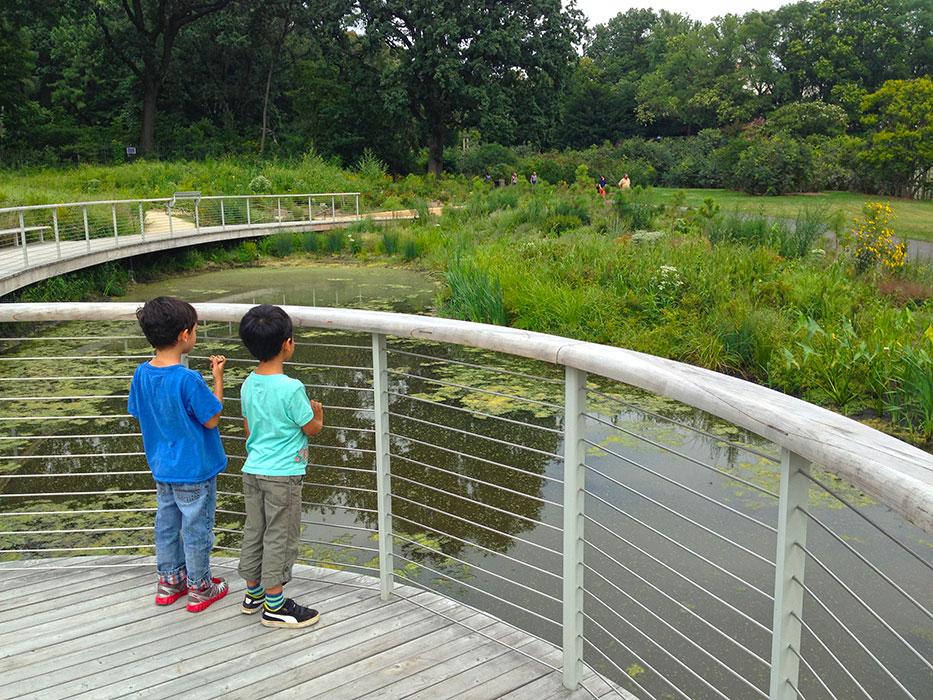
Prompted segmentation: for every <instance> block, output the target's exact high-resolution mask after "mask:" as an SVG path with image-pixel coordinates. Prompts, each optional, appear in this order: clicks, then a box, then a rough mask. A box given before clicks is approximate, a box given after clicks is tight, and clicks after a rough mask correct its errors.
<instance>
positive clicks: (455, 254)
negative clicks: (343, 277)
mask: <svg viewBox="0 0 933 700" xmlns="http://www.w3.org/2000/svg"><path fill="white" fill-rule="evenodd" d="M189 166H192V167H191V172H189V174H188V176H187V178H179V177H177V176H178V174H179V173H180V172H182V173H183V172H188V169H189ZM194 166H197V167H194ZM44 172H45V175H43V176H42V179H40V180H37V179H35V178H36V177H39V176H37V175H33V176H32V178H30V177H29V176H27V177H26V178H25V180H24V183H23V184H22V185H21V186H22V187H30V186H31V187H32V189H31V192H32V197H31V199H32V200H33V201H35V200H45V201H48V200H50V199H55V198H58V197H62V196H64V195H66V194H67V195H71V194H75V190H74V189H73V188H74V187H75V184H76V182H77V181H78V180H79V179H80V176H78V175H76V172H77V171H74V170H72V171H67V172H64V173H60V176H59V177H58V178H57V179H56V178H53V177H51V175H50V173H49V171H44ZM88 172H90V173H93V174H95V175H98V177H96V178H94V179H96V180H99V181H100V184H99V185H98V184H96V183H94V184H92V185H91V187H93V188H95V190H96V191H95V192H87V191H84V196H85V197H87V198H91V197H89V196H88V195H94V198H98V197H100V196H113V195H115V194H116V195H119V196H130V195H129V194H128V193H129V191H130V190H131V189H132V190H134V191H133V195H132V196H137V197H138V196H150V195H152V196H155V195H164V194H166V193H168V194H170V193H171V191H173V190H174V189H197V188H198V186H199V187H200V188H201V189H202V190H203V191H205V193H207V192H209V191H210V192H221V191H224V192H242V191H253V190H255V189H256V187H257V186H256V180H257V179H258V177H259V175H260V174H261V175H262V178H263V180H264V182H260V184H261V188H262V189H266V188H268V189H269V190H270V191H276V190H277V191H313V190H321V189H326V190H330V191H335V190H339V189H341V188H343V189H353V190H358V191H361V192H366V193H368V194H367V195H366V197H365V199H364V202H365V206H364V211H367V210H369V211H372V210H375V209H377V208H380V209H390V208H402V207H411V208H414V209H416V210H418V211H419V213H420V217H419V219H418V220H416V221H414V222H411V223H402V222H398V223H393V224H388V225H380V224H375V223H373V222H372V221H370V220H367V219H364V220H363V221H360V222H358V223H356V224H353V225H352V226H350V227H349V228H347V229H342V230H334V231H329V232H321V233H296V234H292V233H281V234H276V235H273V236H268V237H266V238H264V239H256V240H246V241H242V242H239V243H230V244H215V245H209V246H202V247H199V248H193V249H188V250H184V251H175V252H168V253H163V254H157V255H150V256H145V257H141V258H137V259H134V260H133V261H127V262H126V263H123V264H121V263H109V264H107V265H103V266H98V267H96V268H92V269H89V270H86V271H82V272H79V273H73V274H71V275H66V276H62V277H58V278H54V279H51V280H47V281H46V282H42V283H39V284H36V285H33V286H31V287H29V288H27V289H24V290H21V291H20V292H18V293H17V294H16V295H15V298H16V299H17V300H21V301H65V300H78V299H85V298H91V297H94V296H100V295H104V296H121V295H123V294H125V293H126V291H127V289H128V288H129V285H130V284H131V283H132V280H133V279H134V278H135V279H136V280H138V281H143V280H151V279H155V278H158V277H160V276H165V275H175V274H179V273H185V272H195V271H203V270H205V269H211V268H223V267H231V266H249V265H261V264H267V263H268V262H270V261H280V262H281V263H283V264H292V263H294V262H304V261H305V260H315V261H320V260H323V261H327V262H331V263H332V262H338V263H351V264H359V263H363V264H379V265H383V264H388V265H406V266H416V267H417V268H420V269H423V270H425V271H428V272H430V273H432V274H436V275H439V276H440V277H441V278H442V280H443V283H444V284H443V285H442V287H443V288H442V291H441V292H440V294H439V297H438V301H437V312H438V313H440V314H443V315H447V316H451V317H457V318H463V319H467V320H473V321H479V322H486V323H498V324H507V325H511V326H514V327H518V328H527V329H531V330H536V331H541V332H545V333H553V334H556V335H562V336H568V337H574V338H580V339H583V340H588V341H593V342H598V343H604V344H609V345H615V346H619V347H627V348H631V349H633V350H637V351H640V352H646V353H650V354H654V355H658V356H661V357H668V358H671V359H675V360H679V361H683V362H687V363H691V364H695V365H699V366H703V367H706V368H709V369H713V370H716V371H720V372H724V373H727V374H731V375H735V376H739V377H742V378H745V379H748V380H750V381H753V382H757V383H760V384H763V385H766V386H770V387H772V388H774V389H777V390H780V391H783V392H785V393H789V394H792V395H795V396H799V397H801V398H803V399H805V400H808V401H811V402H813V403H816V404H819V405H822V406H825V407H828V408H831V409H834V410H836V411H839V412H841V413H844V414H846V415H850V416H853V417H856V418H858V419H859V420H863V421H864V422H867V423H869V424H871V425H872V426H873V427H878V428H880V429H882V430H885V431H887V432H890V433H892V434H894V435H896V436H897V437H900V438H902V439H906V440H909V441H910V442H912V443H914V444H917V445H919V446H921V447H923V448H925V449H928V450H929V449H933V267H931V266H930V265H929V264H922V263H909V262H907V261H905V260H904V257H903V250H902V249H900V248H899V246H898V245H897V244H896V243H895V242H894V239H893V235H894V234H895V233H899V232H900V230H899V228H898V222H899V218H900V215H901V208H902V203H901V202H898V201H894V202H891V200H884V201H881V202H873V203H867V202H863V206H864V210H863V211H862V212H861V215H860V216H859V217H858V220H857V221H854V220H853V219H852V218H851V217H850V216H849V215H848V213H846V214H845V215H840V214H838V213H836V212H835V211H833V210H832V209H831V208H829V207H827V206H825V205H824V206H820V205H821V204H822V203H821V202H820V201H818V198H816V197H813V198H807V199H808V201H809V200H811V199H812V200H814V206H813V207H811V208H801V209H797V210H786V211H784V212H778V214H779V216H777V217H774V216H763V215H761V214H760V213H749V212H747V211H743V210H740V209H737V208H735V207H733V206H730V204H729V203H728V193H723V194H724V195H725V196H723V197H722V198H721V201H720V200H718V199H717V196H716V195H717V194H718V193H716V192H712V193H711V192H709V191H701V192H699V193H694V192H691V191H668V190H662V191H657V190H652V189H650V188H648V189H643V188H641V187H639V186H636V187H634V188H632V190H630V191H628V192H625V193H621V192H614V193H610V194H609V195H608V196H607V197H606V198H605V199H603V198H601V197H600V196H599V195H597V193H596V190H595V186H594V184H593V179H594V178H593V176H592V175H591V174H590V173H589V172H588V170H587V168H586V167H585V166H580V167H578V169H577V173H576V178H575V182H574V183H573V184H567V183H561V184H558V185H551V184H547V183H546V182H542V183H541V184H539V185H538V186H536V187H533V186H531V185H530V184H527V183H521V184H519V185H518V186H508V187H503V188H497V187H493V186H491V185H490V184H488V183H485V182H483V180H481V179H479V178H474V179H472V180H468V179H466V178H463V177H450V178H442V179H440V180H437V179H435V178H433V177H418V176H408V177H405V178H400V179H394V180H393V179H392V178H390V177H388V176H387V175H386V174H385V170H384V167H383V166H381V164H380V163H379V162H378V161H376V160H375V159H373V162H370V163H368V164H367V163H363V164H361V167H359V168H357V169H356V170H353V171H345V170H342V169H340V168H337V167H336V166H333V165H330V164H328V163H326V162H324V161H323V160H321V159H318V158H310V159H305V160H304V161H302V162H301V163H299V164H297V165H296V166H293V167H289V166H287V165H276V166H273V167H270V168H265V169H263V170H262V172H261V173H256V172H254V171H251V170H248V169H243V170H238V169H237V168H235V167H233V166H232V165H231V164H230V163H214V164H208V163H204V164H184V165H181V164H146V166H145V167H143V164H135V165H133V166H119V167H116V168H91V169H88V170H86V171H83V172H81V175H87V174H88ZM142 174H147V175H157V174H161V176H162V177H163V178H164V181H159V180H158V179H157V178H155V177H153V178H151V179H150V180H149V182H148V185H144V184H141V183H140V177H139V176H140V175H142ZM205 175H212V177H205ZM10 182H11V178H10V177H9V175H7V174H0V198H5V199H9V198H10ZM39 182H42V183H44V184H45V185H47V186H48V188H47V189H42V188H41V187H37V186H36V185H38V184H39ZM251 183H252V187H251ZM700 195H704V196H703V199H701V200H699V201H698V197H699V196H700ZM705 195H712V196H705ZM772 199H773V198H772ZM769 201H770V200H769ZM431 202H439V203H444V204H448V205H453V206H447V207H446V208H445V210H444V212H443V214H441V215H439V216H436V215H431V214H430V213H429V209H428V206H429V204H430V203H431ZM914 204H915V205H916V206H918V207H927V208H933V204H931V203H923V202H916V203H914ZM827 229H830V230H833V231H834V232H835V234H836V236H837V240H838V242H839V243H838V245H837V246H835V247H833V248H830V247H829V246H830V245H831V243H830V241H828V240H826V239H825V238H824V233H825V231H826V230H827Z"/></svg>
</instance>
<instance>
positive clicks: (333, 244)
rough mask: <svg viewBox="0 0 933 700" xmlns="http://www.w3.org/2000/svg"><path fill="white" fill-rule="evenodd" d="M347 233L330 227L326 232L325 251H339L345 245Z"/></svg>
mask: <svg viewBox="0 0 933 700" xmlns="http://www.w3.org/2000/svg"><path fill="white" fill-rule="evenodd" d="M348 235H349V234H347V232H346V231H344V230H343V229H339V228H336V229H332V230H330V231H328V232H327V252H328V253H339V252H340V251H341V250H343V249H344V248H345V247H346V245H347V236H348Z"/></svg>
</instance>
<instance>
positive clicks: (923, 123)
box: [862, 76, 933, 196]
mask: <svg viewBox="0 0 933 700" xmlns="http://www.w3.org/2000/svg"><path fill="white" fill-rule="evenodd" d="M862 111H863V112H864V116H863V117H862V122H863V123H864V124H865V125H866V126H868V127H869V128H871V129H872V130H873V131H872V133H871V135H870V145H869V148H868V149H867V150H866V151H864V152H863V153H862V158H863V159H864V161H865V162H866V163H867V164H868V165H870V166H871V167H872V168H874V169H875V171H876V174H877V175H878V178H879V180H882V181H886V182H887V183H888V189H890V190H891V191H892V192H894V193H895V194H900V195H903V194H907V195H910V196H913V195H914V194H916V192H917V190H918V189H919V187H920V186H922V184H923V183H924V182H925V181H926V178H927V176H928V175H929V173H930V172H931V171H933V80H931V79H930V77H929V76H924V77H922V78H917V79H915V80H889V81H888V82H886V83H885V84H884V85H882V86H881V88H880V89H879V90H877V91H876V92H874V93H872V94H870V95H868V96H866V97H865V99H864V100H862Z"/></svg>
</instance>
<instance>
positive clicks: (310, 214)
mask: <svg viewBox="0 0 933 700" xmlns="http://www.w3.org/2000/svg"><path fill="white" fill-rule="evenodd" d="M312 221H314V212H312V211H311V198H310V197H308V223H311V222H312Z"/></svg>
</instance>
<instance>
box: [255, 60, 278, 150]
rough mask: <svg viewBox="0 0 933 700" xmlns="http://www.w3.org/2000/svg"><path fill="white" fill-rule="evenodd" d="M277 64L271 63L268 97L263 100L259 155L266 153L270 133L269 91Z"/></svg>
mask: <svg viewBox="0 0 933 700" xmlns="http://www.w3.org/2000/svg"><path fill="white" fill-rule="evenodd" d="M274 65H275V62H274V61H270V62H269V72H268V73H267V74H266V96H265V97H264V98H263V100H262V135H261V136H260V137H259V153H260V154H263V153H265V152H266V133H267V132H268V131H269V126H268V124H269V90H270V89H271V88H272V68H273V67H274Z"/></svg>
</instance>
